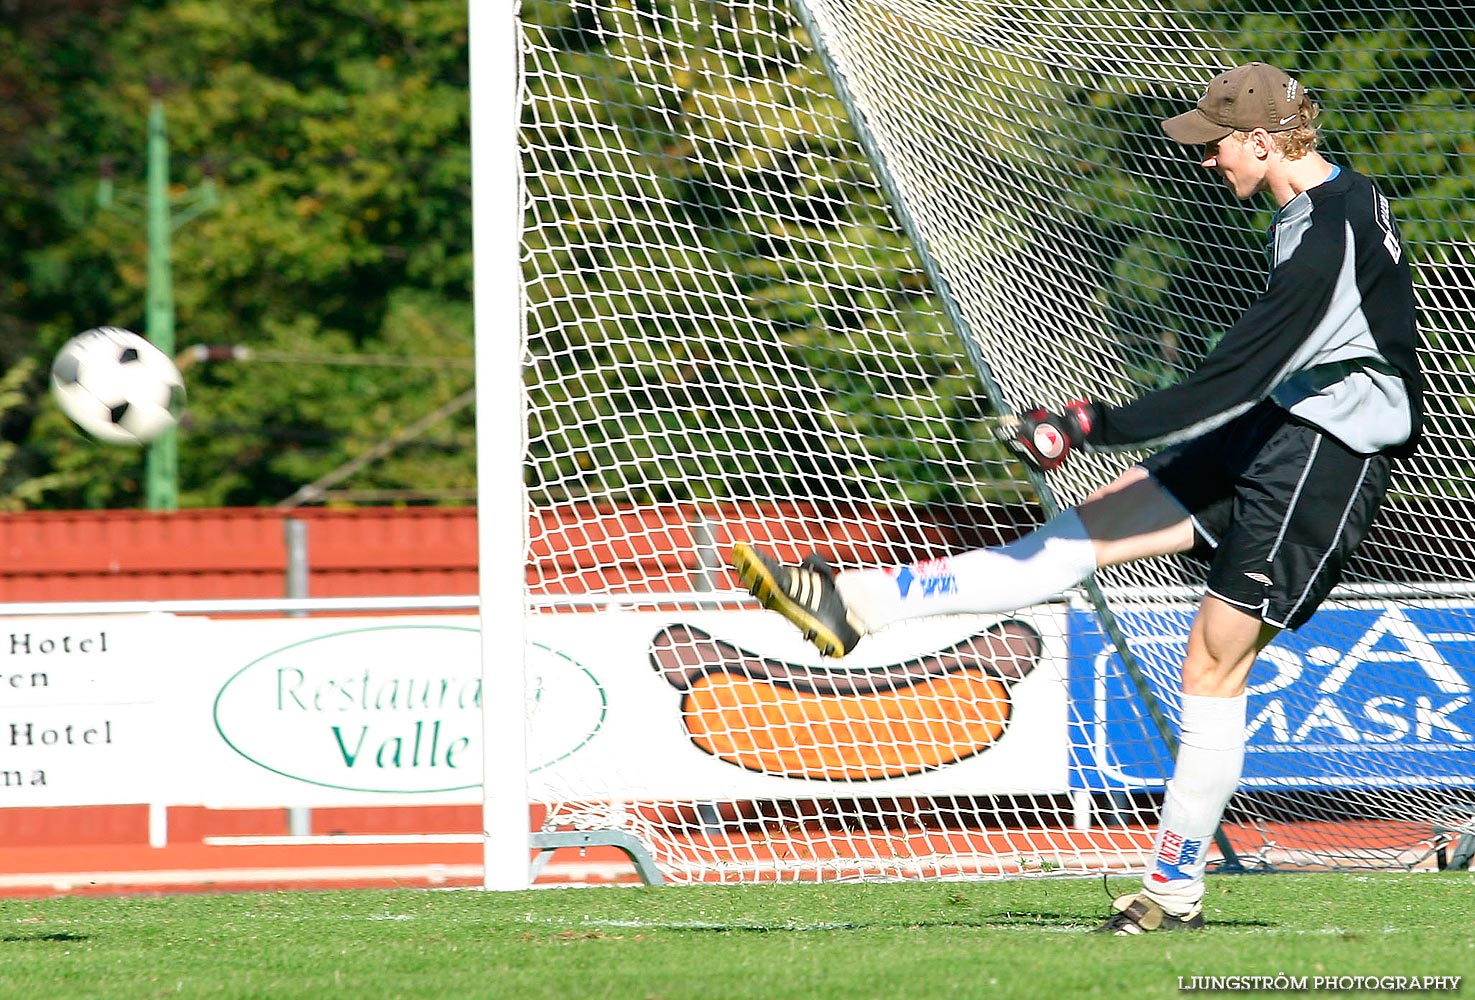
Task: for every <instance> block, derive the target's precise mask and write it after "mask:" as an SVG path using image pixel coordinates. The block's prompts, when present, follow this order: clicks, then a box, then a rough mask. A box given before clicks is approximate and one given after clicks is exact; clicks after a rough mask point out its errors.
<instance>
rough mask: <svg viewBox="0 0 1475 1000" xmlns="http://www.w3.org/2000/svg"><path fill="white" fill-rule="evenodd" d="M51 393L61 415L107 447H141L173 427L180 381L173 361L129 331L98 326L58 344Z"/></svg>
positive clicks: (181, 387) (180, 398) (181, 400)
mask: <svg viewBox="0 0 1475 1000" xmlns="http://www.w3.org/2000/svg"><path fill="white" fill-rule="evenodd" d="M51 392H52V394H53V395H54V396H55V397H56V402H57V404H58V405H59V406H60V407H61V410H62V412H63V413H65V414H66V415H67V416H69V417H71V418H72V420H73V421H74V422H75V423H76V424H77V426H78V427H81V428H82V429H83V430H84V431H86V432H87V433H88V434H90V435H92V436H93V437H95V438H97V439H98V440H100V441H107V442H109V443H111V444H132V445H139V444H145V443H147V442H149V441H152V440H153V439H154V438H156V437H158V436H159V435H160V434H162V433H164V432H165V431H167V430H168V429H169V428H171V427H173V426H174V424H175V421H176V420H177V419H178V413H179V408H180V406H181V405H183V403H184V378H183V377H182V376H181V375H180V374H179V369H178V368H176V367H175V365H174V362H173V360H171V359H170V357H169V356H168V355H167V354H165V353H164V352H163V351H161V350H159V349H158V348H157V347H155V346H154V345H153V344H151V343H149V342H148V341H147V340H144V339H143V338H142V337H140V336H139V335H138V334H136V333H134V332H133V331H131V330H124V329H121V328H119V327H116V326H99V327H96V328H94V329H91V330H86V331H84V332H82V333H79V334H77V335H76V336H75V337H73V338H72V339H71V340H69V341H67V342H66V343H65V344H63V345H62V348H61V350H60V351H58V352H57V354H56V360H54V361H53V362H52V363H51Z"/></svg>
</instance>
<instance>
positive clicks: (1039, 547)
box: [835, 510, 1096, 632]
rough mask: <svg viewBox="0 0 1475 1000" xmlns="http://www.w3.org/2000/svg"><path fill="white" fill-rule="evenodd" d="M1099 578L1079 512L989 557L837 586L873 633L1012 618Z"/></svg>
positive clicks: (872, 572) (878, 572)
mask: <svg viewBox="0 0 1475 1000" xmlns="http://www.w3.org/2000/svg"><path fill="white" fill-rule="evenodd" d="M1095 570H1096V546H1095V544H1094V543H1093V542H1092V541H1091V538H1090V536H1088V535H1087V534H1086V527H1085V525H1083V524H1082V523H1081V519H1080V516H1079V515H1077V514H1076V512H1075V511H1074V510H1067V511H1065V512H1064V513H1062V514H1059V515H1057V516H1056V517H1053V518H1051V519H1050V520H1049V521H1048V522H1047V523H1045V524H1044V525H1042V526H1040V527H1039V528H1037V529H1036V530H1034V531H1032V532H1030V533H1029V534H1027V535H1025V536H1024V537H1022V538H1018V539H1015V540H1014V541H1012V542H1010V543H1009V544H1007V545H1001V546H999V547H997V548H992V549H974V550H972V551H971V552H963V553H961V554H959V555H955V556H947V557H945V558H942V559H929V560H926V561H924V562H916V563H909V564H906V565H902V566H888V567H886V568H884V569H865V570H854V571H850V572H846V573H840V574H839V575H838V576H837V577H836V578H835V586H836V587H837V588H838V589H839V592H840V597H841V598H842V599H843V600H844V601H845V605H846V607H848V608H849V609H850V610H851V611H852V612H853V613H854V614H855V616H856V617H858V618H859V619H860V620H861V621H862V622H864V623H865V625H866V631H868V632H874V631H876V630H877V629H880V628H884V627H886V626H887V625H890V624H891V623H892V622H896V621H901V620H903V619H906V618H924V617H927V616H930V615H955V614H969V613H990V612H996V611H1013V610H1015V609H1017V608H1024V607H1029V606H1030V605H1031V604H1038V603H1040V602H1041V601H1044V600H1047V599H1049V598H1051V597H1054V596H1055V595H1057V594H1059V593H1060V592H1061V591H1063V590H1066V589H1068V588H1070V587H1073V586H1075V585H1076V584H1078V583H1080V582H1081V581H1082V580H1084V579H1085V578H1086V577H1088V576H1090V575H1091V574H1092V573H1093V572H1095Z"/></svg>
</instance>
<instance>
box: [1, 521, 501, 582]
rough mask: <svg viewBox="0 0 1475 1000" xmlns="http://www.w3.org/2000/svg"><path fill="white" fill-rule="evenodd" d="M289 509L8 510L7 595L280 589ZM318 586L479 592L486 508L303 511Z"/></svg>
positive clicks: (4, 535)
mask: <svg viewBox="0 0 1475 1000" xmlns="http://www.w3.org/2000/svg"><path fill="white" fill-rule="evenodd" d="M288 516H289V515H288V514H286V513H284V512H282V511H275V510H269V509H257V508H248V509H226V510H185V511H177V512H173V513H156V512H140V511H41V512H31V513H24V514H9V515H3V516H0V601H106V600H164V599H170V598H173V599H208V598H247V597H282V596H284V594H285V592H286V568H287V543H286V528H285V523H286V521H287V519H288ZM290 516H291V517H292V518H296V519H298V520H301V521H304V522H306V524H307V549H308V563H309V566H310V568H311V574H310V577H309V581H308V593H309V595H310V596H312V597H364V596H395V597H398V596H403V595H425V594H474V593H476V592H477V579H476V564H477V558H476V510H475V508H472V507H463V508H454V507H447V508H410V509H405V510H387V509H368V510H317V509H314V510H300V511H293V512H291V514H290Z"/></svg>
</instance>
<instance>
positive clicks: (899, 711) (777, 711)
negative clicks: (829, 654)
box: [650, 619, 1042, 781]
mask: <svg viewBox="0 0 1475 1000" xmlns="http://www.w3.org/2000/svg"><path fill="white" fill-rule="evenodd" d="M1041 650H1042V643H1041V641H1040V635H1039V633H1038V632H1036V631H1035V630H1034V628H1032V627H1031V626H1030V625H1028V624H1026V623H1025V622H1022V621H1019V620H1017V619H1008V620H1005V621H1001V622H997V623H995V624H993V625H990V626H989V627H988V628H987V629H985V630H984V631H983V632H981V633H979V634H977V635H974V636H971V637H969V638H967V639H964V640H962V641H960V642H958V643H955V644H954V645H952V646H950V647H948V648H947V649H943V650H939V651H937V652H935V653H930V654H928V655H926V656H921V657H918V658H916V659H912V660H907V661H905V662H903V663H896V664H888V665H886V666H880V667H870V668H867V669H859V670H857V669H845V668H843V667H834V666H806V665H802V664H794V663H785V662H782V661H779V660H773V659H769V658H767V657H763V656H759V655H757V654H754V653H750V652H748V651H747V650H744V649H741V648H739V647H737V646H735V645H733V644H731V643H728V642H724V641H722V640H720V639H714V638H713V637H712V636H710V635H708V634H707V633H706V632H703V631H702V630H701V629H699V628H696V627H694V626H691V625H668V626H666V627H665V628H663V629H661V630H660V631H659V632H657V633H656V634H655V636H654V637H653V638H652V639H651V645H650V662H651V665H652V666H653V667H654V668H655V669H656V671H657V672H658V673H660V674H661V676H663V677H665V678H666V680H667V681H668V682H670V684H671V686H672V687H674V688H676V689H677V690H678V691H680V692H681V720H682V723H683V724H684V725H685V727H686V731H687V734H688V735H689V736H690V737H691V741H692V742H693V743H694V744H696V745H697V746H698V747H700V748H701V749H702V750H704V751H706V752H707V753H709V754H711V755H713V756H714V757H718V758H720V759H722V760H725V761H727V762H728V763H730V764H735V765H737V766H738V767H741V768H745V769H747V770H749V771H758V772H761V773H763V774H773V775H780V776H783V777H787V778H810V779H818V780H825V781H877V780H880V779H884V778H900V777H904V776H906V775H911V774H920V773H922V772H924V771H931V770H935V769H936V768H939V767H945V766H947V765H949V764H952V763H955V762H957V761H960V760H964V759H966V758H968V757H972V756H975V755H976V754H979V753H982V752H983V751H985V750H987V749H988V748H989V747H990V746H992V745H993V744H994V743H995V742H997V741H998V739H999V738H1000V737H1001V736H1003V735H1004V732H1005V731H1006V730H1007V728H1008V726H1009V719H1010V717H1011V715H1012V713H1013V701H1012V698H1011V697H1010V690H1009V689H1010V686H1011V685H1012V684H1013V682H1015V681H1017V680H1019V679H1021V678H1023V677H1025V676H1027V675H1028V674H1029V672H1030V671H1031V670H1033V669H1034V667H1035V664H1036V663H1038V662H1039V658H1040V653H1041Z"/></svg>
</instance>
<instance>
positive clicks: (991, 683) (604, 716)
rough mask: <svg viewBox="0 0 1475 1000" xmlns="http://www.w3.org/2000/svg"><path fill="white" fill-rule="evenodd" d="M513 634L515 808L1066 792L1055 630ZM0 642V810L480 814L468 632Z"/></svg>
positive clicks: (431, 627) (663, 627) (442, 621)
mask: <svg viewBox="0 0 1475 1000" xmlns="http://www.w3.org/2000/svg"><path fill="white" fill-rule="evenodd" d="M7 634H8V638H5V636H6V635H7ZM527 636H528V640H527V641H528V662H529V676H528V682H527V698H526V712H525V718H526V720H527V724H528V733H527V737H528V764H529V768H530V771H531V773H530V776H529V786H530V790H531V794H532V797H533V798H534V799H535V800H539V801H551V800H567V799H578V798H589V799H601V800H607V799H625V800H632V799H644V800H650V799H685V798H696V799H742V798H806V797H833V796H836V795H856V796H863V795H864V796H870V795H899V794H959V795H983V794H992V793H1006V792H1025V791H1031V792H1059V791H1064V790H1066V789H1067V787H1068V784H1069V782H1068V774H1067V769H1068V754H1067V740H1066V732H1067V700H1066V683H1065V674H1066V649H1065V641H1064V638H1063V636H1064V627H1063V622H1062V620H1061V617H1060V615H1059V613H1058V612H1056V611H1054V610H1050V609H1046V610H1042V611H1039V612H1036V613H1031V614H1024V615H1020V616H1017V617H1016V618H1013V619H1004V620H1001V619H996V618H976V619H974V618H956V619H951V620H946V621H941V620H940V621H935V622H922V623H912V624H908V625H903V626H897V627H894V628H892V629H889V630H888V631H887V632H885V633H883V634H882V635H879V636H874V637H870V638H868V639H867V640H866V642H865V643H863V644H862V645H861V646H860V647H859V648H858V649H857V651H856V652H855V653H853V654H852V655H851V656H849V657H847V658H846V659H845V660H843V661H825V660H823V659H822V658H820V657H819V656H818V654H817V653H816V652H815V651H814V649H813V647H811V646H810V645H809V644H808V643H805V642H803V641H802V640H801V639H800V638H799V637H798V635H797V634H796V633H795V632H794V630H793V629H792V628H791V627H790V626H788V625H787V624H786V623H785V622H784V621H783V620H782V619H780V618H778V617H777V616H775V615H772V614H768V613H764V612H757V611H710V612H686V613H656V612H634V611H619V610H615V611H609V612H603V613H598V614H554V615H542V616H537V617H534V618H531V619H530V620H529V622H528V629H527ZM0 643H3V645H0V652H5V653H7V654H8V656H7V657H6V658H5V659H4V663H5V669H4V671H3V672H0V752H3V756H0V776H3V777H0V795H3V801H0V804H6V805H81V804H95V803H104V802H156V803H158V802H162V803H167V804H204V805H211V806H217V807H237V808H244V807H272V806H329V805H347V804H428V803H451V802H456V803H476V802H479V801H480V797H481V790H480V784H481V767H482V759H483V754H482V747H481V745H480V742H481V705H482V699H483V698H495V697H497V696H498V679H497V676H496V675H495V672H493V673H492V674H491V675H490V676H489V677H488V680H487V685H486V687H485V689H484V688H483V681H482V677H481V673H480V669H481V659H480V647H479V643H480V634H479V631H478V621H477V618H476V617H475V616H430V617H414V618H411V617H374V618H370V617H354V618H294V619H274V620H265V621H263V620H249V621H248V620H207V619H200V618H171V617H169V616H143V617H138V618H120V617H114V616H109V617H98V618H91V619H66V620H63V619H54V618H47V619H36V620H20V619H12V620H9V622H8V623H7V626H6V628H5V629H3V630H0ZM506 664H507V668H508V669H509V670H510V669H515V668H516V667H517V665H518V660H517V658H516V657H513V656H508V657H507V660H506Z"/></svg>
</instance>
